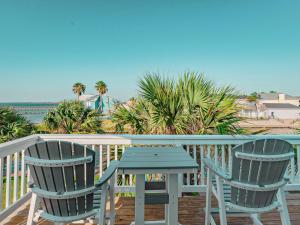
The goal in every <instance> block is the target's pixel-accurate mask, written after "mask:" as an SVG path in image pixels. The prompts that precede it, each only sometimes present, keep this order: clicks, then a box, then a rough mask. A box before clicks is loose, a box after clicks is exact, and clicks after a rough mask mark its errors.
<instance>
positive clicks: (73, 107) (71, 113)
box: [44, 101, 103, 134]
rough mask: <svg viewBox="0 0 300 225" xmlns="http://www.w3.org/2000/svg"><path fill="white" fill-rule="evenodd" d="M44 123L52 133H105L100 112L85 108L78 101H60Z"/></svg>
mask: <svg viewBox="0 0 300 225" xmlns="http://www.w3.org/2000/svg"><path fill="white" fill-rule="evenodd" d="M44 124H45V127H46V129H47V131H48V132H51V133H67V134H71V133H103V131H102V129H101V125H102V122H101V117H100V114H99V113H97V111H95V110H91V109H89V108H85V107H84V105H83V103H82V102H78V101H64V102H62V103H60V104H59V105H58V106H57V108H56V109H54V110H52V111H49V112H48V113H47V115H46V116H45V118H44Z"/></svg>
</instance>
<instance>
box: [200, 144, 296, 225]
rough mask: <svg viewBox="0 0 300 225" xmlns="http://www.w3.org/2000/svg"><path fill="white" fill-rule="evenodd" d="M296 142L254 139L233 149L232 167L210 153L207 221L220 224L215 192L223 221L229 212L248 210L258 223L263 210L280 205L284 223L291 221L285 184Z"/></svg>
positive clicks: (247, 212) (255, 222)
mask: <svg viewBox="0 0 300 225" xmlns="http://www.w3.org/2000/svg"><path fill="white" fill-rule="evenodd" d="M292 157H294V149H293V146H292V145H291V144H290V143H288V142H286V141H283V140H279V139H262V140H256V141H251V142H248V143H245V144H242V145H239V146H236V147H234V148H233V149H232V159H229V160H231V168H232V169H231V171H227V170H224V169H223V168H221V167H220V166H219V165H217V164H215V162H214V161H213V160H211V159H210V158H209V157H207V158H205V159H204V163H205V164H206V167H207V192H206V218H205V225H209V224H216V223H215V221H214V218H213V216H212V213H214V212H215V210H214V209H212V208H211V197H212V194H214V195H215V197H216V199H217V201H218V206H219V210H217V211H218V213H219V215H220V223H221V225H226V224H227V217H226V213H233V212H234V213H245V214H248V215H249V216H250V217H251V219H252V220H253V222H254V224H257V225H258V224H259V225H261V224H262V222H261V221H260V214H261V213H265V212H269V211H272V210H274V209H277V210H278V211H279V212H280V217H281V221H282V224H284V225H290V224H291V223H290V217H289V213H288V208H287V203H286V199H285V194H284V186H285V185H286V183H287V182H288V179H286V178H284V175H285V173H286V170H287V166H288V164H289V162H290V159H291V158H292ZM224 190H225V191H224Z"/></svg>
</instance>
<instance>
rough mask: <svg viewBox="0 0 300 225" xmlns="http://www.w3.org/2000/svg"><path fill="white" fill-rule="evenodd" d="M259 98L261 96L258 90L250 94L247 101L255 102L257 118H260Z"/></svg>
mask: <svg viewBox="0 0 300 225" xmlns="http://www.w3.org/2000/svg"><path fill="white" fill-rule="evenodd" d="M259 99H260V96H259V94H258V93H257V92H253V93H251V94H250V95H249V96H247V101H248V102H253V103H254V104H255V109H256V119H258V101H259Z"/></svg>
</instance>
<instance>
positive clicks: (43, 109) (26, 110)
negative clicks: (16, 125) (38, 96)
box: [0, 102, 59, 124]
mask: <svg viewBox="0 0 300 225" xmlns="http://www.w3.org/2000/svg"><path fill="white" fill-rule="evenodd" d="M58 104H59V102H0V107H8V108H13V109H15V110H16V111H17V112H18V113H20V114H21V115H23V116H24V117H25V118H27V119H28V120H29V121H31V122H32V123H34V124H39V123H41V122H42V121H43V118H44V117H45V116H46V114H47V113H48V112H49V111H50V110H53V109H54V108H55V107H57V106H58Z"/></svg>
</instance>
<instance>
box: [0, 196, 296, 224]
mask: <svg viewBox="0 0 300 225" xmlns="http://www.w3.org/2000/svg"><path fill="white" fill-rule="evenodd" d="M287 199H288V204H289V212H290V217H291V220H292V225H300V193H298V194H289V195H288V196H287ZM204 207H205V196H204V195H201V196H194V197H183V198H181V199H180V200H179V220H180V222H181V223H182V224H183V225H200V224H201V225H202V224H204V212H203V208H204ZM116 209H117V218H116V224H117V225H128V224H130V222H131V221H132V220H133V219H134V199H133V198H118V199H117V203H116ZM27 215H28V207H26V208H25V209H24V210H22V211H20V212H19V213H18V214H17V215H16V216H14V217H13V218H11V219H10V220H9V221H8V222H6V223H1V222H0V224H1V225H2V224H4V225H24V224H26V220H27ZM163 216H164V210H163V206H159V205H156V206H147V207H146V219H147V220H157V219H162V218H163ZM262 220H263V223H264V224H266V225H275V224H281V222H280V218H279V213H277V212H272V213H267V214H264V215H263V216H262ZM228 224H229V225H242V224H243V225H250V224H252V223H251V221H250V219H248V218H247V217H229V218H228ZM39 225H52V223H50V222H46V221H40V222H39Z"/></svg>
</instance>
